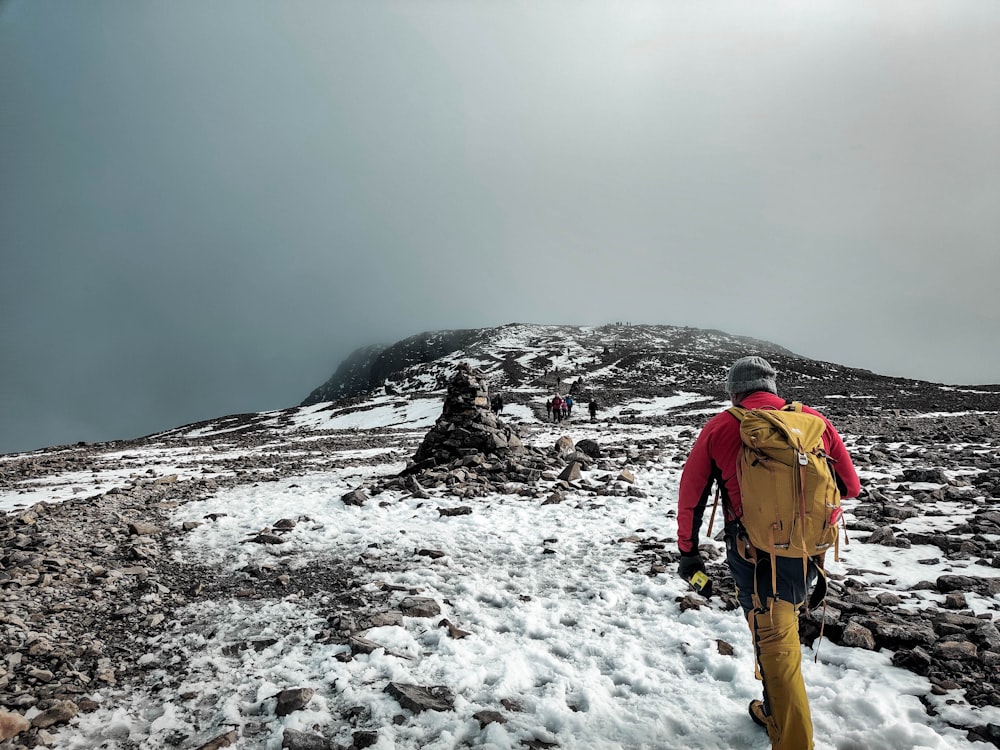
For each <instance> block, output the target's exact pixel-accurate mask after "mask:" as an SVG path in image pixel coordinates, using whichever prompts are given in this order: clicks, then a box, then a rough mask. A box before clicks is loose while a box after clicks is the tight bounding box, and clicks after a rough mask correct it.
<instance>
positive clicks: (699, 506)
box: [677, 391, 861, 552]
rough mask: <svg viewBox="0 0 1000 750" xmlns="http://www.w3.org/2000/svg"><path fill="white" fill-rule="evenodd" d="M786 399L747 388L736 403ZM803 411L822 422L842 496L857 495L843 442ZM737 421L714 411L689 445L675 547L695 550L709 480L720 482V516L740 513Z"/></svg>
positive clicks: (754, 405)
mask: <svg viewBox="0 0 1000 750" xmlns="http://www.w3.org/2000/svg"><path fill="white" fill-rule="evenodd" d="M785 403H786V402H785V400H784V399H782V398H780V397H779V396H775V395H774V394H773V393H768V392H767V391H757V392H755V393H751V394H750V395H749V396H747V397H746V398H744V399H743V401H742V403H741V405H742V406H744V407H746V408H747V409H759V408H761V407H773V408H775V409H780V408H781V407H783V406H784V405H785ZM802 411H803V412H806V413H808V414H815V415H816V416H818V417H821V418H822V419H823V421H824V422H826V432H824V433H823V445H824V446H825V447H826V452H827V455H828V456H830V458H832V459H834V461H835V462H836V463H835V464H834V468H835V470H836V474H837V485H838V486H839V487H840V494H841V496H842V497H845V498H850V497H857V496H858V493H860V492H861V483H860V481H859V480H858V473H857V471H855V469H854V464H853V463H852V462H851V457H850V455H849V454H848V452H847V448H846V447H844V441H843V439H841V437H840V435H839V433H838V432H837V430H836V429H835V428H834V426H833V425H832V424H831V423H830V420H828V419H827V418H826V417H824V416H823V415H822V414H820V413H819V412H818V411H816V410H815V409H810V408H809V407H808V406H803V407H802ZM739 449H740V422H739V420H738V419H736V417H734V416H733V415H732V414H730V413H729V412H728V411H724V412H721V413H720V414H716V415H715V416H714V417H712V418H711V419H710V420H708V423H707V424H706V425H705V427H704V428H703V429H702V431H701V434H700V435H698V439H697V440H696V441H695V443H694V447H693V448H692V449H691V455H689V456H688V459H687V462H686V463H685V464H684V471H683V473H682V474H681V488H680V497H679V498H678V503H677V546H678V547H679V548H680V550H681V552H690V551H692V550H697V549H698V532H699V530H700V529H701V522H702V517H703V516H704V514H705V507H706V506H707V505H708V501H709V496H710V495H711V492H712V484H713V483H714V482H719V484H720V485H721V488H722V505H723V512H724V513H725V520H726V521H731V520H733V519H734V518H739V517H741V516H742V515H743V500H742V498H741V496H740V485H739V482H738V481H737V479H736V465H737V463H738V461H739Z"/></svg>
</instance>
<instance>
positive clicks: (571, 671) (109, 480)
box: [0, 325, 1000, 750]
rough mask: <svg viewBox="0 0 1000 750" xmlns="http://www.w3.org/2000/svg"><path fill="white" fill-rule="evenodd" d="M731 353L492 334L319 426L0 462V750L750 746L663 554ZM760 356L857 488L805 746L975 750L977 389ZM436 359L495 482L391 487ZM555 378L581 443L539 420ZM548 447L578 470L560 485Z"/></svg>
mask: <svg viewBox="0 0 1000 750" xmlns="http://www.w3.org/2000/svg"><path fill="white" fill-rule="evenodd" d="M751 345H752V342H747V341H745V340H740V339H736V338H734V337H729V336H726V335H725V334H721V333H710V332H699V331H694V330H693V329H679V328H670V327H655V328H646V327H625V326H622V327H614V328H602V329H587V328H568V327H567V328H562V327H549V326H546V327H542V326H520V325H517V326H505V327H503V328H500V329H491V330H489V331H485V332H480V333H479V334H477V339H476V343H474V344H473V345H470V346H469V348H468V349H466V350H463V351H461V352H451V353H449V354H447V355H445V356H443V357H442V358H438V359H435V360H432V361H430V362H422V363H418V364H412V365H408V366H407V367H405V368H403V369H402V370H400V371H397V372H393V373H390V374H389V375H387V376H386V377H385V378H383V380H382V381H381V383H380V384H379V385H378V386H377V387H376V388H375V389H374V390H373V391H372V392H371V393H369V394H367V395H364V396H355V397H354V398H351V399H348V400H346V401H343V402H339V403H328V402H320V403H315V404H312V405H308V406H301V407H296V408H291V409H286V410H282V411H275V412H265V413H260V414H245V415H234V416H231V417H224V418H220V419H218V420H211V421H208V422H204V423H199V424H197V425H188V426H184V427H179V428H177V429H174V430H170V431H167V432H165V433H162V434H159V435H153V436H150V437H148V438H144V439H142V440H138V441H130V442H124V441H122V442H119V443H109V444H102V445H80V446H66V447H61V448H53V449H49V450H46V451H36V452H34V453H29V454H11V455H5V456H0V511H4V512H5V513H6V515H2V516H0V540H2V544H3V547H2V550H0V598H2V600H3V602H4V611H3V614H2V615H0V633H2V634H3V640H4V643H5V644H6V648H5V655H4V660H3V661H0V716H2V712H3V711H6V712H7V713H8V715H9V714H11V713H13V714H17V715H18V716H19V717H23V720H24V721H25V722H28V723H31V725H32V726H31V728H29V729H26V730H25V731H24V732H22V733H21V734H19V735H18V736H17V737H16V738H15V739H13V740H11V741H9V743H7V744H6V745H5V744H3V743H0V748H4V747H18V743H21V744H23V745H24V746H25V747H32V746H40V745H48V746H51V747H59V748H95V747H104V748H109V750H110V749H114V748H120V749H122V750H125V749H131V748H140V747H142V748H149V747H157V748H159V747H177V748H200V749H203V750H207V749H208V748H221V747H226V746H232V747H244V748H267V749H269V750H278V748H281V747H288V748H300V749H305V748H345V749H346V748H351V747H353V748H364V747H372V748H379V749H380V750H388V749H389V748H460V747H469V748H496V749H500V748H511V749H512V750H513V749H515V748H518V749H519V748H549V747H559V748H565V749H574V750H575V749H577V748H607V749H609V750H610V749H612V748H621V749H632V748H635V749H640V748H643V749H648V750H654V749H657V750H659V749H667V748H670V749H672V748H678V749H680V748H704V749H712V750H728V749H729V748H737V747H738V748H759V749H760V750H764V749H765V748H767V747H769V743H768V740H767V737H766V735H765V734H764V733H763V731H762V730H760V729H759V728H758V727H757V726H755V725H754V724H752V723H751V721H750V719H749V718H748V717H747V715H746V705H747V703H748V702H749V701H750V700H751V699H752V698H755V697H759V691H760V686H759V683H757V682H755V681H754V679H753V667H752V660H751V649H750V642H749V635H748V633H747V628H746V625H745V623H744V621H743V619H742V617H741V615H740V614H739V613H738V612H737V611H734V610H733V609H732V590H731V585H729V584H727V582H726V577H725V573H724V566H723V565H722V563H721V553H722V549H721V544H719V543H716V542H712V541H708V542H707V545H708V547H709V549H708V550H707V554H708V555H709V556H710V557H712V556H713V554H714V561H713V562H710V566H709V567H710V573H712V575H713V576H714V578H715V580H716V585H717V588H718V590H719V594H718V595H717V596H714V597H713V598H712V599H711V600H708V601H706V600H703V599H701V598H700V597H698V596H696V595H694V594H692V593H691V592H689V591H688V590H687V589H686V586H685V584H683V582H682V581H680V580H679V579H678V578H677V576H676V572H675V571H676V551H675V544H674V542H675V538H676V522H675V503H676V494H677V483H678V480H679V475H680V470H681V467H682V465H683V461H684V459H685V457H686V455H687V452H688V450H689V449H690V446H691V444H692V441H693V439H694V437H695V435H696V434H697V429H698V428H699V427H700V425H701V424H703V423H704V421H705V419H707V416H708V415H709V414H711V413H714V412H715V411H716V410H717V409H719V408H721V407H722V406H723V405H724V403H723V401H722V400H721V399H722V393H721V391H720V388H719V383H720V382H721V380H722V378H723V377H724V373H725V367H726V366H727V365H728V363H729V362H730V361H731V360H732V359H733V358H735V357H736V356H740V355H742V354H744V353H748V352H749V351H751V349H750V348H749V347H750V346H751ZM389 349H391V347H389ZM389 349H387V350H385V351H388V350H389ZM767 356H768V357H769V358H770V359H772V361H774V363H775V364H776V365H777V366H778V369H779V373H780V374H779V386H780V387H782V388H783V389H784V388H786V387H787V388H788V389H789V391H790V392H791V394H792V395H795V397H799V396H798V394H799V393H801V394H803V395H802V397H803V398H805V397H806V395H805V394H808V395H809V400H812V401H813V404H814V405H815V406H817V407H818V408H820V409H821V410H823V411H826V412H829V413H830V414H831V415H832V416H834V418H835V419H836V418H839V419H840V420H841V425H842V427H843V429H842V432H843V433H844V436H845V440H846V442H847V445H848V447H849V448H850V449H851V451H852V453H853V454H854V455H855V456H856V457H857V463H858V466H859V470H860V473H861V476H862V481H863V485H864V487H865V490H864V492H863V494H862V497H861V498H860V499H859V500H858V501H856V502H852V503H851V504H850V505H849V506H848V507H847V509H846V510H847V514H846V515H847V518H848V522H849V530H850V539H851V543H850V545H849V546H848V547H847V548H846V550H845V552H844V559H843V561H842V562H840V563H832V562H831V564H830V568H831V572H832V573H833V578H834V580H833V586H832V592H831V597H830V610H829V612H828V615H827V617H828V624H827V626H826V632H825V637H824V639H823V640H822V641H820V640H818V639H815V631H814V630H813V631H810V628H809V627H805V628H804V634H805V635H807V636H810V637H809V638H808V641H809V643H806V644H804V645H803V651H804V660H803V665H804V671H805V678H806V685H807V689H808V692H809V696H810V700H811V703H812V708H813V718H814V722H815V726H816V736H817V748H821V749H822V750H832V749H833V748H837V750H853V749H857V750H861V749H862V748H864V749H871V750H878V749H882V748H885V749H888V748H900V749H901V748H989V747H994V746H1000V680H997V678H996V674H997V672H996V668H997V664H1000V631H997V627H996V623H997V622H998V617H1000V473H998V470H1000V458H998V447H1000V439H998V437H997V435H998V434H1000V431H998V429H997V428H998V426H1000V424H998V414H997V401H996V399H997V398H998V397H997V392H996V389H995V388H990V387H987V388H983V389H956V388H951V387H946V386H940V385H935V384H926V383H919V382H917V381H898V380H894V379H887V378H880V377H879V376H876V375H873V374H871V373H865V372H864V371H856V370H849V369H848V368H839V367H837V366H835V365H827V364H824V363H815V362H812V361H810V360H803V359H800V358H797V357H795V356H794V355H792V354H790V353H787V352H783V351H781V350H779V349H778V348H773V349H769V350H768V352H767ZM461 363H466V364H471V365H472V366H474V367H476V368H479V369H481V370H482V371H483V373H484V376H485V379H486V380H487V381H488V383H489V385H490V388H491V389H492V390H494V391H500V392H502V393H504V394H505V395H506V396H507V401H508V406H507V407H506V408H505V411H504V413H503V414H502V415H501V421H502V422H503V423H504V424H506V425H508V426H510V428H511V429H513V430H515V431H516V432H517V433H518V434H519V435H520V437H521V440H522V441H523V443H524V445H525V446H526V451H525V453H524V455H523V456H520V457H518V458H513V457H507V458H500V457H496V456H492V457H491V456H486V457H479V458H474V457H471V456H469V457H467V459H466V460H465V461H464V462H456V463H455V464H454V465H448V466H443V467H440V469H439V470H438V471H428V472H425V473H424V474H421V475H420V476H419V480H420V481H419V482H418V481H412V479H413V478H412V477H411V478H410V479H405V478H401V477H400V476H399V475H400V474H401V472H404V470H406V469H407V467H410V466H412V459H413V456H414V454H415V452H416V450H417V447H418V445H420V444H421V441H422V440H423V439H424V437H425V436H426V435H427V433H428V431H429V430H430V429H431V427H432V426H433V425H434V424H435V421H436V420H437V419H438V417H439V416H441V412H442V402H443V399H444V396H445V386H446V384H447V382H448V378H449V377H450V376H451V375H452V374H453V373H454V372H455V370H456V369H457V368H458V366H459V365H460V364H461ZM572 383H579V385H577V392H578V393H579V395H580V398H579V403H580V405H581V406H582V405H583V404H584V403H585V402H586V400H587V399H588V398H590V397H594V398H596V399H597V400H598V401H599V403H600V405H601V408H600V410H599V412H598V415H597V419H596V421H593V422H591V421H590V419H589V418H588V417H587V415H586V412H585V411H583V410H582V409H580V408H578V409H577V410H576V411H574V413H573V415H572V416H571V418H570V419H569V420H568V421H566V422H564V423H562V424H553V423H551V422H548V421H546V418H545V412H544V409H543V408H542V404H543V400H544V398H545V397H546V396H547V395H550V394H551V393H552V392H553V390H560V391H563V392H565V391H566V390H568V389H569V385H570V384H572ZM976 391H979V392H976ZM890 398H894V399H895V401H891V402H890V403H888V404H887V403H886V399H890ZM563 436H565V437H568V438H569V439H570V441H572V443H575V444H576V445H577V446H579V445H580V444H581V442H582V441H585V440H592V441H594V442H595V443H596V444H597V445H598V446H599V447H600V454H601V455H600V458H598V459H595V460H592V461H586V462H583V464H581V465H580V466H579V467H578V468H579V469H580V472H579V475H578V476H574V477H573V478H571V479H559V478H558V475H559V473H560V471H561V470H562V468H563V467H564V466H566V465H567V464H568V463H570V462H571V456H572V455H575V454H573V453H572V452H567V451H566V450H565V449H564V448H565V442H563V443H562V444H561V445H562V446H563V448H559V447H557V443H558V441H559V438H561V437H563ZM359 490H360V492H356V491H359ZM356 503H358V504H356ZM713 550H714V553H713ZM820 616H821V615H819V614H818V613H814V616H813V618H812V619H811V620H810V621H809V622H811V623H813V624H815V622H816V621H817V619H816V618H818V617H820ZM816 629H818V628H816ZM925 657H926V658H925ZM406 686H409V687H406ZM435 702H437V703H435Z"/></svg>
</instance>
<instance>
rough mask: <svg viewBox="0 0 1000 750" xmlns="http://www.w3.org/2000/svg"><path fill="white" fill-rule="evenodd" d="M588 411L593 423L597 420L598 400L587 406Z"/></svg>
mask: <svg viewBox="0 0 1000 750" xmlns="http://www.w3.org/2000/svg"><path fill="white" fill-rule="evenodd" d="M587 411H589V412H590V421H591V422H593V421H595V420H596V419H597V400H596V399H590V403H588V404H587Z"/></svg>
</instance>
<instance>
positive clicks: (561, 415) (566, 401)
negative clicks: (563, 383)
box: [545, 393, 597, 422]
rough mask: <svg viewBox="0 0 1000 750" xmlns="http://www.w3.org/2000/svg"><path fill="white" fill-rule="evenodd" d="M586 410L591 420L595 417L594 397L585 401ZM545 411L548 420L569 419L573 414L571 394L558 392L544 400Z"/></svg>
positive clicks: (595, 403) (595, 404)
mask: <svg viewBox="0 0 1000 750" xmlns="http://www.w3.org/2000/svg"><path fill="white" fill-rule="evenodd" d="M587 411H588V412H589V413H590V421H591V422H593V421H594V420H595V419H597V400H596V399H593V398H592V399H590V401H589V402H588V403H587ZM545 412H546V414H547V415H548V419H549V421H550V422H562V421H563V420H564V419H569V418H570V417H571V416H572V415H573V396H572V395H570V394H567V395H566V396H560V395H559V394H558V393H557V394H555V395H554V396H553V397H552V398H551V399H549V400H547V401H546V402H545Z"/></svg>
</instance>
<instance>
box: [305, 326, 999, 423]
mask: <svg viewBox="0 0 1000 750" xmlns="http://www.w3.org/2000/svg"><path fill="white" fill-rule="evenodd" d="M748 354H759V355H762V356H764V357H766V358H767V359H768V361H770V362H771V364H773V365H774V366H775V367H776V368H777V370H778V377H779V381H778V382H779V389H780V390H781V392H782V393H783V394H786V395H788V396H789V397H791V398H796V399H802V400H805V401H819V400H823V399H828V398H836V397H843V398H845V399H848V400H850V396H851V394H852V393H855V394H864V399H865V400H863V401H860V402H859V401H854V403H853V405H854V406H855V407H859V408H861V409H862V410H864V409H867V407H871V406H877V407H879V408H886V409H908V408H917V409H925V408H945V407H947V408H964V404H965V403H966V402H967V401H968V400H969V399H968V394H969V391H968V390H967V389H960V388H947V387H939V388H935V387H933V386H934V384H930V383H926V382H923V381H918V380H909V379H906V378H896V377H887V376H883V375H877V374H875V373H872V372H870V371H868V370H861V369H856V368H851V367H845V366H842V365H838V364H834V363H830V362H822V361H818V360H814V359H809V358H807V357H802V356H800V355H797V354H794V353H793V352H791V351H789V350H788V349H785V348H784V347H781V346H779V345H778V344H774V343H771V342H769V341H761V340H758V339H753V338H748V337H744V336H734V335H731V334H728V333H724V332H722V331H716V330H704V329H699V328H688V327H682V326H670V325H623V324H612V325H604V326H596V327H593V326H555V325H525V324H519V323H511V324H509V325H504V326H499V327H496V328H479V329H462V330H451V331H432V332H426V333H421V334H418V335H416V336H411V337H409V338H406V339H403V340H402V341H398V342H396V343H395V344H392V345H391V346H368V347H364V348H362V349H358V350H357V351H355V352H354V353H353V354H351V355H350V356H349V357H348V358H347V359H346V360H345V361H344V362H343V363H342V364H341V365H340V367H339V368H338V369H337V371H336V372H335V373H334V374H333V375H332V376H331V377H330V379H329V380H327V381H326V382H325V383H323V384H322V385H321V386H319V387H317V388H316V389H315V390H313V391H312V393H310V394H309V396H308V397H307V398H306V399H305V400H303V401H302V403H301V404H300V406H309V405H312V404H316V403H320V402H324V401H340V400H344V399H352V398H357V397H369V396H371V395H374V394H375V393H383V394H385V393H387V394H405V395H410V396H414V395H420V394H426V393H432V392H440V391H441V390H442V389H443V388H444V387H445V384H446V383H447V382H448V379H449V377H450V376H451V375H452V374H453V373H454V369H455V367H456V366H457V365H458V363H459V362H465V363H468V364H471V365H472V366H474V367H476V368H477V369H478V370H480V371H481V372H483V373H484V374H485V375H486V377H487V378H488V380H489V384H490V387H491V388H492V389H494V390H498V391H502V392H503V393H505V394H506V395H507V397H508V400H509V401H511V402H521V403H536V402H537V403H539V404H540V402H541V400H543V399H544V397H545V396H546V395H549V396H551V395H552V394H553V393H562V392H573V393H574V394H575V395H579V396H584V397H587V398H589V397H594V398H598V399H599V400H600V402H601V403H602V404H604V405H609V406H610V405H615V404H620V403H624V402H627V401H630V400H632V399H634V398H636V397H648V398H655V397H658V396H666V395H671V394H675V393H677V392H680V391H684V392H693V393H698V394H701V395H704V396H705V397H706V398H710V397H712V398H714V397H720V396H725V393H724V390H725V388H724V381H725V376H726V371H727V369H728V367H729V365H730V364H732V362H733V361H734V360H736V359H738V358H739V357H742V356H745V355H748ZM928 386H931V388H930V390H928ZM928 394H931V398H928ZM976 395H977V396H978V397H977V399H976V401H977V402H978V403H977V406H978V408H991V409H995V408H997V405H998V403H1000V392H998V389H996V388H991V389H989V390H988V391H986V392H977V394H976ZM984 398H985V399H986V400H988V401H990V403H991V404H992V406H987V405H984V404H983V403H982V400H983V399H984ZM842 406H843V405H842ZM838 411H842V410H838ZM855 411H856V410H855Z"/></svg>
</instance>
